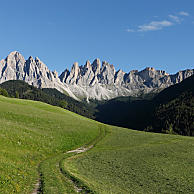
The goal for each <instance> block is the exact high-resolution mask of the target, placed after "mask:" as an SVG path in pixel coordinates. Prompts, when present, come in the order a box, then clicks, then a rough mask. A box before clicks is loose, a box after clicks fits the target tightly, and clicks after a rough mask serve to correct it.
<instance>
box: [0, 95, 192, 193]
mask: <svg viewBox="0 0 194 194" xmlns="http://www.w3.org/2000/svg"><path fill="white" fill-rule="evenodd" d="M89 145H94V147H93V148H92V149H90V150H88V151H87V152H84V153H80V154H75V153H70V154H67V153H66V152H67V151H68V150H73V149H76V148H79V147H81V146H86V147H87V146H89ZM193 161H194V139H193V137H184V136H178V135H165V134H156V133H146V132H141V131H134V130H130V129H125V128H119V127H114V126H109V125H104V124H101V123H99V122H96V121H93V120H90V119H87V118H85V117H82V116H79V115H77V114H74V113H72V112H69V111H67V110H64V109H62V108H58V107H55V106H51V105H47V104H44V103H41V102H35V101H29V100H20V99H13V98H6V97H2V96H0V193H3V194H7V193H32V192H33V191H34V189H35V184H36V183H37V182H40V183H41V190H40V192H41V193H46V194H53V193H76V190H75V185H76V186H77V187H78V188H82V192H83V193H85V192H86V191H90V192H91V193H194V181H193V180H194V162H193ZM83 188H85V190H84V189H83Z"/></svg>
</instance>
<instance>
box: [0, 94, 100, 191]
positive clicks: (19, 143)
mask: <svg viewBox="0 0 194 194" xmlns="http://www.w3.org/2000/svg"><path fill="white" fill-rule="evenodd" d="M98 135H99V126H98V124H97V122H95V121H92V120H89V119H86V118H84V117H81V116H79V115H76V114H74V113H71V112H69V111H66V110H63V109H61V108H57V107H53V106H50V105H47V104H44V103H41V102H33V101H27V100H19V99H11V98H5V97H2V96H0V193H4V194H6V193H32V191H33V190H34V186H35V184H36V183H37V180H38V179H39V173H38V167H39V164H40V170H41V171H42V173H43V172H44V173H43V174H44V177H42V178H44V188H45V189H46V188H48V190H47V191H48V192H47V193H52V191H55V189H58V191H63V189H64V188H66V187H67V188H68V187H69V186H68V183H65V181H62V180H65V177H64V176H63V175H62V174H61V175H59V174H56V176H58V175H59V177H57V179H52V177H53V176H55V170H56V169H55V168H52V165H56V162H55V160H56V161H58V162H59V161H60V160H61V157H63V156H64V153H65V152H66V151H68V150H72V149H75V148H77V147H81V146H83V145H85V144H86V143H88V142H91V141H92V140H93V139H95V138H96V137H97V136H98ZM53 158H54V159H53ZM42 161H44V162H42ZM58 170H59V168H58ZM60 176H61V177H60ZM65 184H66V185H65ZM51 187H52V190H49V189H51Z"/></svg>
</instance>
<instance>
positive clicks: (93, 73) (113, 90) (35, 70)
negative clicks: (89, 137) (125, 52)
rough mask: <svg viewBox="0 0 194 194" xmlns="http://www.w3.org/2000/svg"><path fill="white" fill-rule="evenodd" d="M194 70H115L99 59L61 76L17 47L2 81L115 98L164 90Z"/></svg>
mask: <svg viewBox="0 0 194 194" xmlns="http://www.w3.org/2000/svg"><path fill="white" fill-rule="evenodd" d="M193 74H194V69H192V70H185V71H180V72H178V73H177V74H174V75H169V74H167V73H166V72H165V71H161V70H155V69H154V68H150V67H147V68H145V69H144V70H142V71H137V70H133V71H130V72H129V73H125V72H123V71H122V70H118V71H115V68H114V66H113V65H111V64H109V63H108V62H106V61H103V62H102V65H101V62H100V60H99V59H95V60H94V62H93V63H92V64H91V63H90V61H87V62H86V64H85V65H84V66H79V65H78V63H77V62H76V63H74V64H73V66H72V68H71V71H69V70H68V69H66V70H65V71H64V72H63V73H62V74H61V75H60V76H59V77H58V73H57V72H56V71H54V72H52V71H50V70H49V69H48V67H47V66H46V65H45V64H44V63H43V62H42V61H40V59H39V58H37V57H36V58H35V59H33V57H29V58H28V59H27V60H25V59H24V57H23V56H22V55H21V54H20V53H19V52H17V51H15V52H12V53H10V54H9V55H8V57H7V58H6V59H5V60H4V59H3V60H1V61H0V83H2V82H4V81H8V80H24V81H26V82H27V83H29V84H31V85H34V86H36V87H39V88H56V89H58V90H59V91H61V92H64V91H66V92H67V93H68V94H69V95H70V96H71V97H73V98H75V99H82V98H87V99H98V100H101V99H111V98H114V97H118V96H129V95H131V96H136V95H138V94H139V93H148V92H153V91H157V90H161V89H163V88H166V87H168V86H170V85H173V84H176V83H179V82H181V81H182V80H184V79H186V78H187V77H189V76H191V75H193Z"/></svg>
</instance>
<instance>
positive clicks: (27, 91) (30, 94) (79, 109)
mask: <svg viewBox="0 0 194 194" xmlns="http://www.w3.org/2000/svg"><path fill="white" fill-rule="evenodd" d="M0 88H2V89H5V90H6V91H7V92H8V95H9V96H10V97H15V98H21V99H29V100H36V101H41V102H45V103H47V104H51V105H54V106H59V107H62V108H65V109H67V110H70V111H72V112H75V113H78V114H80V115H83V116H85V117H88V118H94V116H93V112H94V110H93V106H91V104H90V105H88V104H87V103H85V102H79V101H77V100H75V99H73V98H71V97H69V96H67V95H66V94H63V93H61V92H59V91H58V90H56V89H53V88H43V89H40V88H36V87H34V86H32V85H29V84H27V83H26V82H24V81H21V80H10V81H7V82H4V83H2V84H0ZM0 93H1V91H0Z"/></svg>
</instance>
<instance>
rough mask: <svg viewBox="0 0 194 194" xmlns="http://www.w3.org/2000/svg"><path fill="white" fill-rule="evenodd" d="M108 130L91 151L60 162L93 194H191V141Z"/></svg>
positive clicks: (193, 143) (193, 145)
mask: <svg viewBox="0 0 194 194" xmlns="http://www.w3.org/2000/svg"><path fill="white" fill-rule="evenodd" d="M107 127H108V134H107V135H106V137H105V138H104V139H103V140H102V141H100V142H99V143H98V144H97V145H96V146H95V148H93V149H92V150H90V151H88V152H86V153H84V154H82V155H77V156H73V157H71V158H67V159H66V160H63V165H64V168H65V169H66V170H67V171H69V172H71V173H72V174H73V175H74V176H75V177H77V178H79V179H81V180H83V181H84V182H85V184H86V185H88V187H89V188H91V190H93V191H94V192H96V193H194V139H193V138H192V137H183V136H178V135H165V134H156V133H148V132H147V133H146V132H140V131H134V130H129V129H124V128H118V127H112V126H107Z"/></svg>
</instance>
